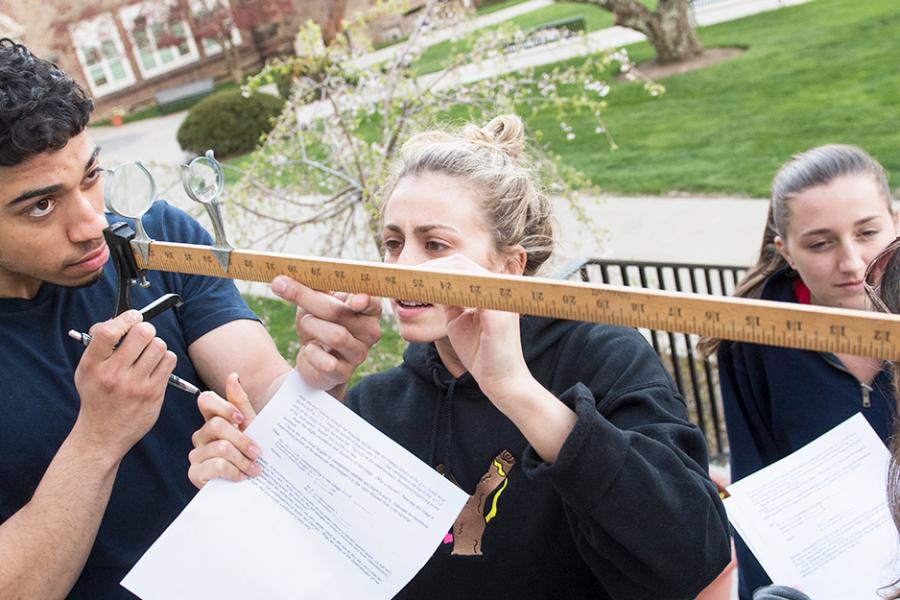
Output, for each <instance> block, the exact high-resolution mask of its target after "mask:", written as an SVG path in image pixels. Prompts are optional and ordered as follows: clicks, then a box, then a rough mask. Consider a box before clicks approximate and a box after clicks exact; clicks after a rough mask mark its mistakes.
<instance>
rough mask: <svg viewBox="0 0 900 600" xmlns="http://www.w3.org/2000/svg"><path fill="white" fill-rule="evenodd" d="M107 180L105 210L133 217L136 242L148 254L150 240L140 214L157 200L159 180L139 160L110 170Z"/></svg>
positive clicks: (104, 200)
mask: <svg viewBox="0 0 900 600" xmlns="http://www.w3.org/2000/svg"><path fill="white" fill-rule="evenodd" d="M104 179H105V180H106V183H105V186H104V189H103V202H104V204H105V205H106V209H107V210H109V211H110V212H114V213H116V214H117V215H119V216H122V217H126V218H129V219H134V223H135V232H136V235H135V238H134V242H136V243H137V245H138V248H140V249H141V252H142V253H144V254H146V253H147V252H148V250H147V249H148V248H149V245H150V242H151V239H150V237H149V236H148V235H147V232H146V231H144V226H143V224H142V223H141V217H142V216H144V213H146V212H147V211H148V210H150V207H151V206H152V205H153V201H154V200H156V182H155V181H153V176H152V175H151V174H150V171H148V170H147V168H146V167H145V166H144V165H142V164H141V163H140V162H133V163H126V164H124V165H120V166H118V167H116V168H115V169H111V170H109V171H108V172H107V174H106V176H105V178H104ZM145 259H146V256H145Z"/></svg>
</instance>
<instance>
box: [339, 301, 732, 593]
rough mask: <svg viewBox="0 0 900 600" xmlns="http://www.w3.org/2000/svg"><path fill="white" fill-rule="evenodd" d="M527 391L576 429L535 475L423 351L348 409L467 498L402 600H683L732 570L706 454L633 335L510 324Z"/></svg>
mask: <svg viewBox="0 0 900 600" xmlns="http://www.w3.org/2000/svg"><path fill="white" fill-rule="evenodd" d="M521 328H522V346H523V348H524V355H525V360H526V362H527V364H528V367H529V369H530V370H531V373H532V375H533V376H534V377H535V378H536V379H537V380H538V381H539V382H540V383H541V384H542V385H543V386H544V387H545V388H547V389H548V390H550V392H552V393H553V394H554V395H556V396H557V397H558V398H559V399H560V400H561V401H563V402H564V403H565V404H566V405H567V406H569V407H570V408H572V409H573V410H575V412H576V414H577V416H578V419H577V422H576V424H575V428H574V429H573V431H572V432H571V434H570V435H569V437H568V438H567V439H566V441H565V443H564V445H563V447H562V450H561V452H560V455H559V458H558V460H557V461H556V462H555V463H554V464H547V463H544V462H543V461H542V460H541V459H540V457H538V455H537V454H536V453H535V451H534V450H533V449H532V448H531V447H530V446H529V444H528V442H527V441H526V440H525V438H524V437H523V435H522V434H521V433H520V432H519V430H518V429H517V428H516V426H515V425H514V424H513V423H512V422H511V421H510V420H509V419H507V418H506V416H504V415H503V414H502V413H501V412H500V411H499V410H498V409H497V408H495V407H494V405H493V404H492V403H491V402H490V400H488V399H487V398H486V397H485V396H484V395H483V394H482V393H481V390H480V389H479V388H478V384H477V383H476V382H475V380H474V379H473V378H472V377H471V375H469V374H468V373H466V374H463V376H462V377H460V378H458V379H454V378H453V377H452V376H451V375H450V373H449V372H448V371H447V369H446V368H445V367H444V365H443V364H442V363H441V361H440V359H439V357H438V354H437V350H436V349H435V347H434V345H433V344H411V345H410V346H409V348H407V350H406V352H405V353H404V356H403V363H402V364H401V365H400V366H399V367H396V368H394V369H390V370H388V371H385V372H383V373H379V374H376V375H372V376H369V377H366V378H364V379H363V380H362V381H361V382H360V383H359V384H358V385H357V386H355V387H354V388H353V389H351V390H350V392H349V394H348V399H347V402H348V405H349V406H350V407H351V408H352V409H353V410H354V411H356V412H357V413H359V414H360V415H361V416H362V417H363V418H365V419H366V420H367V421H369V422H370V423H372V424H373V425H374V426H375V427H377V428H378V429H380V430H381V431H382V432H384V433H385V434H387V435H388V436H389V437H391V438H393V439H394V440H396V441H397V442H398V443H400V444H401V445H402V446H404V447H405V448H406V449H408V450H409V451H410V452H412V453H413V454H415V455H416V456H417V457H419V458H420V459H421V460H423V461H425V462H427V463H429V464H430V465H433V466H434V467H435V468H437V469H438V470H440V471H441V472H443V473H444V474H445V476H447V477H449V478H450V479H451V480H453V481H454V482H455V483H456V484H457V485H459V486H460V487H461V488H462V489H463V490H465V491H466V493H468V494H470V495H471V496H472V498H471V499H470V501H469V503H468V504H467V505H466V507H465V508H464V509H463V512H462V513H461V514H460V516H459V518H458V519H457V521H456V524H455V525H454V527H453V530H452V532H450V533H448V535H447V537H446V538H445V539H444V542H443V543H442V544H441V545H440V546H439V547H438V549H437V550H436V551H435V553H434V555H433V556H432V557H431V559H430V560H429V561H428V563H427V564H426V565H425V567H423V569H422V570H421V571H420V572H419V573H418V575H416V577H415V578H414V579H413V580H412V581H411V582H410V583H409V584H408V585H407V586H406V587H405V588H404V589H403V590H402V591H401V592H400V594H398V596H397V598H414V599H418V598H423V599H426V598H427V599H428V600H436V599H440V598H453V599H457V598H473V599H476V598H490V599H492V600H496V599H502V598H516V599H520V600H524V599H530V598H536V599H545V598H567V599H573V600H574V599H579V598H591V599H603V598H617V599H623V600H624V599H631V598H635V599H638V598H639V599H651V598H652V599H654V600H662V599H664V598H693V597H694V596H695V595H696V594H697V593H698V592H699V591H700V590H701V589H702V588H703V587H704V586H705V585H706V584H707V583H709V582H710V581H712V580H713V579H714V578H715V577H716V576H717V575H718V574H719V572H720V571H721V570H722V569H723V568H724V567H725V565H726V564H727V563H728V562H729V559H730V546H729V535H728V522H727V519H726V516H725V511H724V508H723V507H722V503H721V501H720V500H719V496H718V494H717V492H716V487H715V485H714V484H713V483H712V482H711V481H710V480H709V478H708V476H707V472H706V471H707V451H706V443H705V440H704V438H703V435H702V433H701V432H700V430H699V429H698V428H697V427H696V426H695V425H693V424H692V423H691V422H690V421H689V420H688V416H687V410H686V407H685V403H684V400H683V399H682V397H681V396H680V395H679V394H678V391H677V390H676V388H675V386H674V384H673V383H672V380H671V378H670V377H669V375H668V373H667V372H666V371H665V369H664V368H663V367H662V364H661V363H660V361H659V358H658V357H657V355H656V354H655V353H654V352H653V350H652V349H651V348H650V347H649V345H648V344H647V343H646V341H645V340H644V339H643V338H642V337H641V335H640V334H639V333H637V332H636V331H634V330H631V329H624V328H618V327H609V326H602V325H595V324H588V323H580V322H575V321H560V320H551V319H542V318H535V317H524V318H522V320H521Z"/></svg>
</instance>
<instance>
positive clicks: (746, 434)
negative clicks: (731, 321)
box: [716, 344, 781, 481]
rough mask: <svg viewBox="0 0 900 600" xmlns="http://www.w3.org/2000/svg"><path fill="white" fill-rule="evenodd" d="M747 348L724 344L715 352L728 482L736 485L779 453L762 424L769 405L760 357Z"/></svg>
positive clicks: (768, 428) (765, 426)
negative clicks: (728, 463) (728, 458)
mask: <svg viewBox="0 0 900 600" xmlns="http://www.w3.org/2000/svg"><path fill="white" fill-rule="evenodd" d="M753 350H754V347H753V346H749V345H747V344H728V345H723V347H722V348H720V349H719V351H718V353H717V355H716V358H717V360H718V367H719V387H720V389H721V391H722V404H723V408H724V410H725V426H726V427H727V430H728V447H729V449H730V454H731V480H732V481H738V480H740V479H743V478H744V477H746V476H747V475H750V474H751V473H755V472H757V471H759V470H760V469H762V468H763V467H765V466H766V465H769V464H771V463H773V462H775V461H776V460H778V458H780V456H781V453H780V452H779V451H778V449H777V444H776V442H775V439H774V437H773V436H772V433H771V428H770V427H769V426H768V425H767V424H766V423H767V419H766V416H765V415H766V413H767V412H768V409H767V406H768V404H769V398H768V390H767V389H766V379H765V377H763V376H762V375H760V376H758V377H753V376H752V375H751V373H753V372H756V373H760V374H761V373H763V372H764V367H763V365H762V363H761V359H760V357H759V356H758V355H757V353H756V352H754V351H753Z"/></svg>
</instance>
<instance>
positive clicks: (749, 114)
mask: <svg viewBox="0 0 900 600" xmlns="http://www.w3.org/2000/svg"><path fill="white" fill-rule="evenodd" d="M562 6H564V5H562ZM535 12H539V11H535ZM897 31H900V12H898V11H896V10H895V6H894V0H815V1H813V2H810V3H808V4H804V5H801V6H796V7H792V8H784V9H781V10H777V11H772V12H769V13H762V14H759V15H755V16H751V17H747V18H744V19H740V20H737V21H732V22H729V23H723V24H720V25H716V26H712V27H706V28H702V29H701V30H700V31H699V34H700V37H701V40H702V42H703V44H704V45H705V46H706V47H724V46H740V47H744V48H747V50H746V52H744V53H743V54H741V55H740V56H737V57H735V58H732V59H731V60H729V61H727V62H725V63H721V64H718V65H714V66H710V67H706V68H704V69H701V70H698V71H694V72H691V73H687V74H684V75H678V76H674V77H669V78H666V79H664V80H662V81H661V82H662V83H663V84H664V85H665V86H666V88H667V93H666V94H665V95H664V96H662V97H660V98H652V97H650V96H648V95H647V94H646V93H644V92H643V90H642V88H641V86H640V85H637V84H628V83H614V84H613V92H612V93H611V94H610V97H609V98H608V100H609V103H610V108H609V112H608V114H607V115H605V121H606V124H607V126H608V128H609V130H610V131H611V132H612V134H613V136H614V137H615V139H616V142H617V143H618V145H619V149H618V150H612V149H610V147H609V145H608V144H607V142H606V140H605V138H602V137H599V136H596V135H594V134H593V129H594V124H593V121H592V119H591V118H589V116H588V115H579V114H577V113H575V114H568V115H566V120H567V122H568V123H569V124H570V125H572V127H573V130H574V131H576V132H578V135H577V137H576V139H574V140H572V141H566V139H565V134H564V132H563V131H562V130H561V129H560V127H559V121H558V119H557V116H556V113H555V110H552V109H548V110H546V111H545V112H543V113H540V114H538V115H537V116H534V117H530V116H527V115H528V112H526V111H523V115H526V119H527V121H528V124H529V126H530V128H531V129H532V130H540V131H541V132H542V133H543V139H544V141H545V142H546V143H547V145H548V146H549V149H550V150H551V151H552V152H554V153H556V154H558V155H559V156H560V157H561V158H562V160H563V161H564V162H565V163H567V164H568V165H570V166H573V167H576V168H577V169H579V170H580V171H582V172H583V173H584V174H585V175H587V176H588V178H589V179H590V180H591V181H592V182H593V183H594V184H595V185H596V186H598V187H599V188H601V189H602V190H604V191H607V192H611V193H621V194H667V193H671V192H676V191H684V192H690V193H700V194H725V195H744V196H752V197H766V196H767V195H768V189H769V184H770V182H771V179H772V176H773V175H774V173H775V171H776V170H777V168H778V166H779V165H780V164H782V163H783V162H784V161H786V160H787V159H789V158H790V157H791V155H793V154H795V153H797V152H800V151H803V150H806V149H808V148H811V147H813V146H816V145H820V144H825V143H833V142H842V143H852V144H857V145H859V146H861V147H863V148H864V149H866V150H867V151H869V152H870V153H871V154H873V155H874V156H875V158H876V159H878V160H879V161H881V163H882V164H883V165H884V166H885V167H886V168H887V170H888V171H889V173H890V174H891V176H892V177H891V179H892V181H893V182H894V186H898V185H900V183H898V182H900V153H897V152H896V149H897V148H898V147H900V110H898V109H897V108H896V107H897V102H898V101H897V98H900V70H898V69H897V68H896V60H895V59H896V56H897V53H896V42H895V41H894V40H895V38H896V35H895V34H896V32H897ZM628 49H629V53H630V54H631V56H632V58H633V59H634V60H636V61H639V62H640V61H647V60H650V59H652V58H653V55H654V53H653V49H652V48H651V47H650V46H649V45H648V44H646V43H641V44H635V45H632V46H629V48H628ZM575 60H576V61H577V60H582V59H575ZM573 62H574V61H573ZM553 67H554V65H548V66H547V67H545V69H546V70H550V69H552V68H553ZM465 113H466V107H464V106H459V107H458V110H454V111H453V114H452V115H449V116H450V117H455V118H464V116H465ZM236 160H237V162H238V163H239V162H240V161H241V160H249V158H242V159H236Z"/></svg>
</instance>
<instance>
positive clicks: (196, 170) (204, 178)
mask: <svg viewBox="0 0 900 600" xmlns="http://www.w3.org/2000/svg"><path fill="white" fill-rule="evenodd" d="M181 183H182V185H183V186H184V191H185V193H186V194H187V195H188V196H190V197H191V199H192V200H194V201H196V202H199V203H200V204H202V205H203V207H204V208H205V209H206V213H207V214H208V215H209V220H210V221H211V222H212V226H213V232H214V234H215V236H216V242H215V247H214V249H213V254H214V255H215V257H216V259H217V260H218V261H219V264H221V265H222V268H223V269H225V270H226V271H228V263H229V258H230V250H231V249H232V246H231V244H229V243H228V240H227V239H226V237H225V224H224V221H223V220H222V210H221V205H220V204H219V196H221V195H222V191H223V190H224V189H225V171H224V169H222V165H221V164H219V161H217V160H216V159H215V156H214V155H213V151H212V150H207V151H206V154H205V155H204V156H198V157H197V158H195V159H194V160H192V161H191V162H190V163H188V164H186V165H181Z"/></svg>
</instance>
